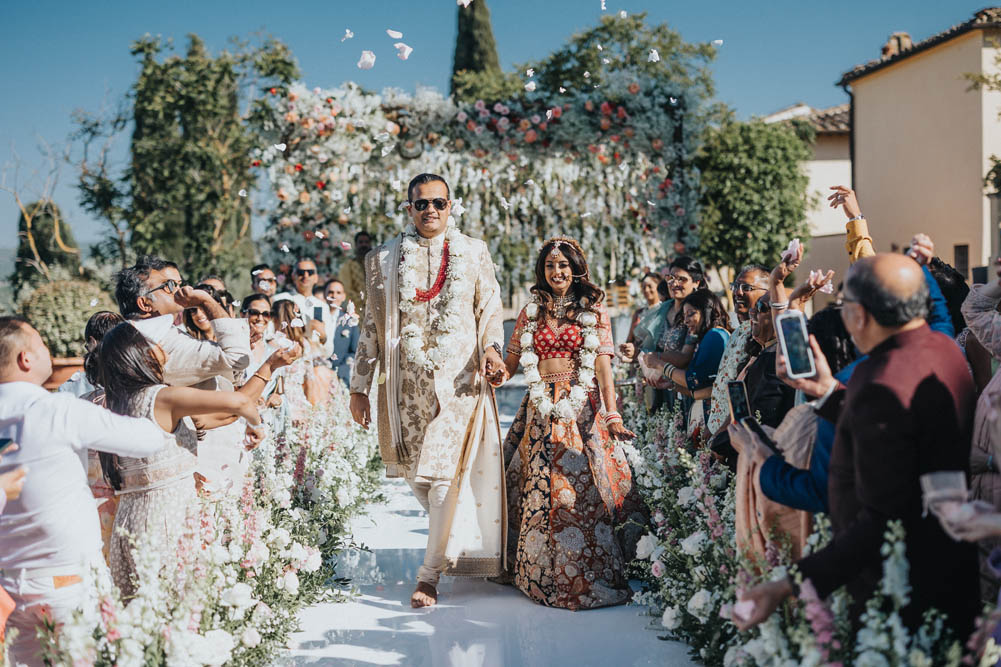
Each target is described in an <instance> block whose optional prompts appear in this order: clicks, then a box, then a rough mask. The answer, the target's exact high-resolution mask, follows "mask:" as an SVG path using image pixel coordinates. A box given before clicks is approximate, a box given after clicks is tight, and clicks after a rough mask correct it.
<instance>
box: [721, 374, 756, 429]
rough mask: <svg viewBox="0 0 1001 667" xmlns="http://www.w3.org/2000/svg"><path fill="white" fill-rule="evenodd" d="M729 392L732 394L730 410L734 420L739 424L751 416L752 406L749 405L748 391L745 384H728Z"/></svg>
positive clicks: (738, 382)
mask: <svg viewBox="0 0 1001 667" xmlns="http://www.w3.org/2000/svg"><path fill="white" fill-rule="evenodd" d="M726 388H727V391H728V392H730V409H731V411H732V412H733V420H734V421H736V422H739V421H740V420H742V419H743V418H744V417H750V416H751V406H750V405H748V403H747V390H746V389H744V383H743V382H740V381H737V382H728V383H727V385H726Z"/></svg>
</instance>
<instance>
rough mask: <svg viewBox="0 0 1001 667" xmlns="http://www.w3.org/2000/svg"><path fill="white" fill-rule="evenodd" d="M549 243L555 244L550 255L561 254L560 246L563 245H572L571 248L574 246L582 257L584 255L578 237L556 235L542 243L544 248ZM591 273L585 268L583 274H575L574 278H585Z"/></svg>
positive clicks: (550, 250)
mask: <svg viewBox="0 0 1001 667" xmlns="http://www.w3.org/2000/svg"><path fill="white" fill-rule="evenodd" d="M549 244H552V246H553V247H552V248H550V249H549V256H550V257H556V255H558V254H560V253H561V252H562V250H560V248H561V247H562V246H563V245H568V246H570V247H571V248H573V249H574V250H576V251H577V252H578V253H580V256H581V257H584V249H583V248H581V247H580V243H578V242H577V241H576V239H571V238H567V237H566V236H554V237H553V238H551V239H549V240H547V241H545V242H544V243H543V244H542V248H545V247H546V246H547V245H549ZM542 248H539V249H540V250H542ZM585 266H586V264H585ZM589 274H590V271H588V270H586V269H585V271H584V274H583V275H576V274H575V275H574V278H584V279H587V277H588V275H589Z"/></svg>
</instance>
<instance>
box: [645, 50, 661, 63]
mask: <svg viewBox="0 0 1001 667" xmlns="http://www.w3.org/2000/svg"><path fill="white" fill-rule="evenodd" d="M646 59H647V61H649V62H652V63H659V62H660V53H658V52H657V49H650V55H649V56H647V58H646Z"/></svg>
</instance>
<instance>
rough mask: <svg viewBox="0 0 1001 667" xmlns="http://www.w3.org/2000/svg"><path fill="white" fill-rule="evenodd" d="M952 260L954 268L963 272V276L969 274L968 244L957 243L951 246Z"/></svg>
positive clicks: (966, 276)
mask: <svg viewBox="0 0 1001 667" xmlns="http://www.w3.org/2000/svg"><path fill="white" fill-rule="evenodd" d="M952 252H953V255H952V256H953V262H952V265H953V266H955V267H956V270H957V271H959V272H960V273H961V274H963V277H964V278H968V277H969V276H970V246H968V245H957V246H953V247H952Z"/></svg>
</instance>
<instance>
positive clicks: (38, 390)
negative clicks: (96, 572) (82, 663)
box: [0, 317, 164, 665]
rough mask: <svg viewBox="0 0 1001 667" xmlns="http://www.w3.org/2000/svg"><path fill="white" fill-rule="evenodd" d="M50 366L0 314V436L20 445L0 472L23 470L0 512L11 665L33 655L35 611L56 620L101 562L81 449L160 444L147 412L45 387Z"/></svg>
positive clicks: (31, 338) (16, 324)
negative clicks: (141, 415)
mask: <svg viewBox="0 0 1001 667" xmlns="http://www.w3.org/2000/svg"><path fill="white" fill-rule="evenodd" d="M51 373H52V360H51V358H50V356H49V350H48V348H46V347H45V343H44V342H42V338H41V336H39V335H38V332H37V331H35V329H33V328H32V327H31V326H30V325H29V324H28V323H27V322H25V321H24V320H22V319H20V318H16V317H0V438H11V439H13V440H14V441H15V442H17V443H18V445H19V449H18V450H17V451H14V452H13V453H11V454H9V455H5V456H4V457H3V460H2V461H0V475H3V474H5V473H7V472H10V471H12V470H15V469H18V468H24V469H26V470H27V472H28V474H27V478H26V480H25V483H24V486H23V488H22V491H21V495H20V497H19V498H16V499H12V500H10V501H8V503H7V506H6V507H5V508H4V512H3V514H2V515H0V586H2V587H3V588H4V590H6V591H7V593H9V594H10V596H11V597H12V598H13V599H14V601H15V603H16V605H17V606H16V608H15V610H14V612H13V613H12V614H11V616H10V618H9V619H8V621H7V623H8V626H9V627H12V628H15V629H17V631H18V635H17V638H16V639H15V640H14V642H13V645H12V646H11V650H10V658H11V664H12V665H38V664H41V662H42V660H41V657H40V655H39V650H40V645H39V642H38V640H37V638H36V637H35V628H36V625H37V623H38V621H39V615H40V613H41V611H42V610H43V609H44V610H45V611H46V613H47V614H48V615H49V616H51V618H52V620H53V621H55V622H57V623H58V622H62V621H64V620H66V619H67V618H68V617H69V615H70V614H71V613H72V611H73V610H74V609H75V608H78V607H80V606H82V605H83V604H84V603H86V602H87V600H85V599H84V597H83V596H84V594H85V591H84V587H83V586H82V585H81V578H82V577H83V576H84V575H85V574H86V572H87V568H88V567H90V566H91V565H96V566H98V567H103V559H102V557H101V528H100V524H99V522H98V517H97V504H96V502H95V500H94V497H93V495H91V492H90V488H89V487H88V486H87V471H86V470H85V469H84V467H83V466H81V465H80V457H81V454H82V453H84V452H85V451H86V450H87V449H96V450H99V451H104V452H110V453H112V454H118V455H120V456H134V457H142V456H149V455H151V454H153V453H155V452H156V451H157V450H158V449H160V448H161V447H163V444H164V439H163V437H162V433H161V431H160V430H159V428H158V427H157V426H156V424H154V423H153V422H152V421H150V420H148V419H133V418H130V417H123V416H121V415H116V414H114V413H112V412H111V411H109V410H105V409H103V408H100V407H98V406H96V405H93V404H91V403H88V402H87V401H83V400H81V399H78V398H76V397H74V396H72V395H70V394H67V393H55V394H50V393H49V392H47V391H45V390H44V389H43V388H42V383H43V382H45V380H46V379H47V378H48V377H49V375H51Z"/></svg>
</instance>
